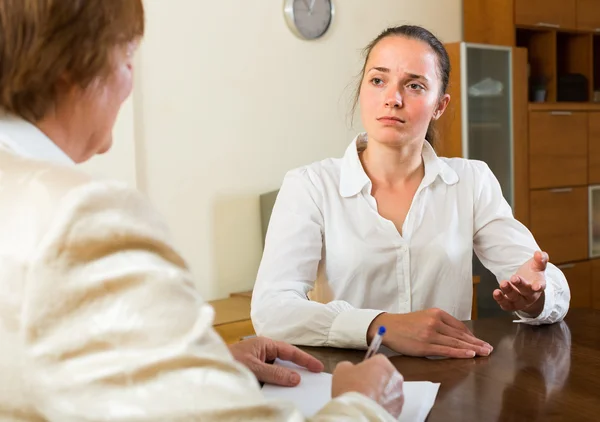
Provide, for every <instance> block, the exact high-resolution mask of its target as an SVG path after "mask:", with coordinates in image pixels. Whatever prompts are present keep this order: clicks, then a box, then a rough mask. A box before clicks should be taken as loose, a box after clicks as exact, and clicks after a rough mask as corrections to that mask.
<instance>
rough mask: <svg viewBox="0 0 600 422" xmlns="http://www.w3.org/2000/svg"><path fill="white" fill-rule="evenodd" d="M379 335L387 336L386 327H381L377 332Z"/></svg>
mask: <svg viewBox="0 0 600 422" xmlns="http://www.w3.org/2000/svg"><path fill="white" fill-rule="evenodd" d="M377 334H379V335H380V336H382V335H384V334H385V327H384V326H383V325H382V326H381V327H379V331H378V332H377Z"/></svg>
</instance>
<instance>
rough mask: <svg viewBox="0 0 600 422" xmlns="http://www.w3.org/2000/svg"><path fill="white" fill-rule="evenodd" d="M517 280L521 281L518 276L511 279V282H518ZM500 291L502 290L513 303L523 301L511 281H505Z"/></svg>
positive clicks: (501, 284)
mask: <svg viewBox="0 0 600 422" xmlns="http://www.w3.org/2000/svg"><path fill="white" fill-rule="evenodd" d="M517 279H519V277H518V276H512V277H511V281H512V280H515V281H516V280H517ZM500 290H502V293H503V294H504V296H505V297H506V298H508V300H510V301H511V302H515V303H516V302H519V301H521V300H523V296H522V295H521V292H520V291H519V290H518V289H517V288H516V287H515V286H514V285H513V284H512V283H511V282H510V281H506V280H504V281H503V282H502V283H500Z"/></svg>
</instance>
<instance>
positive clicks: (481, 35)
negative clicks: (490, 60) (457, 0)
mask: <svg viewBox="0 0 600 422" xmlns="http://www.w3.org/2000/svg"><path fill="white" fill-rule="evenodd" d="M463 22H464V25H463V26H464V28H463V39H464V41H465V42H470V43H479V44H494V45H507V46H514V45H515V31H514V25H515V22H514V4H513V2H512V1H508V2H507V1H506V0H463Z"/></svg>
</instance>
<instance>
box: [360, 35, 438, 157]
mask: <svg viewBox="0 0 600 422" xmlns="http://www.w3.org/2000/svg"><path fill="white" fill-rule="evenodd" d="M441 83H442V82H441V79H440V75H439V72H438V61H437V56H436V54H435V52H434V51H433V50H432V49H431V48H430V47H429V45H427V44H426V43H424V42H422V41H419V40H413V39H410V38H406V37H403V36H390V37H387V38H384V39H382V40H381V41H380V42H379V43H378V44H377V45H376V46H375V47H374V48H373V49H372V50H371V54H370V55H369V57H368V60H367V63H366V67H365V74H364V77H363V80H362V82H361V87H360V98H359V101H360V109H361V118H362V122H363V126H364V127H365V129H366V131H367V133H368V135H369V139H371V140H374V141H376V142H379V143H383V144H386V145H389V146H395V147H397V146H402V145H406V144H409V143H413V142H423V140H424V139H425V134H426V133H427V128H428V126H429V123H430V122H431V120H434V119H437V118H439V117H440V116H441V114H442V113H443V111H444V109H445V108H446V105H447V104H448V102H449V100H450V96H449V95H444V96H442V97H440V93H441V90H442V86H441Z"/></svg>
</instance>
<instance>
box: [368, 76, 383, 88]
mask: <svg viewBox="0 0 600 422" xmlns="http://www.w3.org/2000/svg"><path fill="white" fill-rule="evenodd" d="M371 83H372V84H373V85H375V86H380V85H383V80H381V79H379V78H372V79H371Z"/></svg>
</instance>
